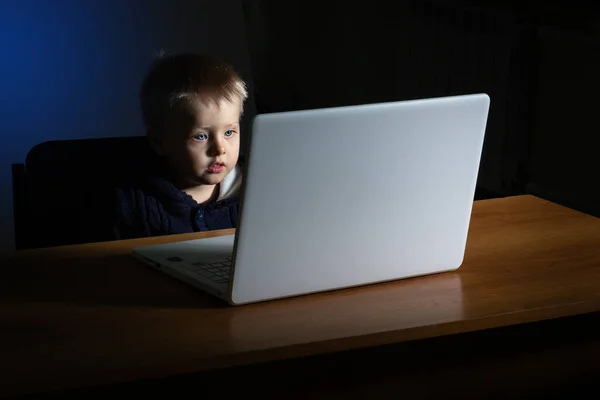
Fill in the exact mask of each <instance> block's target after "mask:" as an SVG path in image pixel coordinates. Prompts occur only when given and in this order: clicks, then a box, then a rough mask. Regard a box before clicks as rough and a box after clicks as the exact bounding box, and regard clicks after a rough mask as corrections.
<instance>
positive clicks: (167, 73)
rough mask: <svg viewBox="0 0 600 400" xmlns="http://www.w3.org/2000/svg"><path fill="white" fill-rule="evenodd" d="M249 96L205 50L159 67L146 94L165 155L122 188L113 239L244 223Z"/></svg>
mask: <svg viewBox="0 0 600 400" xmlns="http://www.w3.org/2000/svg"><path fill="white" fill-rule="evenodd" d="M247 97H248V93H247V90H246V85H245V83H244V81H242V79H241V78H240V77H239V76H238V74H237V73H236V72H235V71H234V69H233V68H232V67H231V66H230V65H227V64H226V63H224V62H222V61H220V60H218V59H215V58H212V57H209V56H206V55H201V54H178V55H172V56H166V57H163V58H161V59H159V60H158V61H157V62H156V63H155V65H153V66H152V68H151V69H150V71H149V73H148V75H147V76H146V78H145V80H144V82H143V84H142V89H141V93H140V98H141V107H142V113H143V118H144V123H145V126H146V133H147V137H148V140H149V141H150V144H151V146H152V148H153V149H154V151H155V152H156V154H157V155H158V156H159V159H160V161H159V162H158V163H157V164H158V166H157V168H155V169H151V170H149V172H148V174H147V176H146V177H145V178H144V179H141V180H140V181H139V182H138V183H137V184H135V185H132V186H128V187H125V188H119V189H118V190H117V196H116V199H117V202H116V208H117V214H118V219H117V222H116V224H115V226H114V227H113V239H115V240H120V239H127V238H138V237H150V236H159V235H170V234H178V233H190V232H197V231H206V230H215V229H227V228H235V227H236V226H237V217H238V199H239V191H240V185H241V179H242V176H241V167H240V165H238V157H239V150H240V117H241V115H242V112H243V106H244V102H245V100H246V98H247Z"/></svg>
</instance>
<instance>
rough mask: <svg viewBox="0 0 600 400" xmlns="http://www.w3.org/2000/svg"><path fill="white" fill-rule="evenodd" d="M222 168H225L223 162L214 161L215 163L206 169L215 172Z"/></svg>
mask: <svg viewBox="0 0 600 400" xmlns="http://www.w3.org/2000/svg"><path fill="white" fill-rule="evenodd" d="M223 169H225V164H223V163H216V164H212V165H210V166H209V167H208V168H207V169H206V170H207V171H208V172H210V173H213V174H216V173H219V172H221V171H223Z"/></svg>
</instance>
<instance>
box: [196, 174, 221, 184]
mask: <svg viewBox="0 0 600 400" xmlns="http://www.w3.org/2000/svg"><path fill="white" fill-rule="evenodd" d="M224 177H225V173H219V174H207V175H202V176H201V177H200V179H198V180H199V181H200V182H204V184H205V185H216V184H218V183H221V181H223V178H224Z"/></svg>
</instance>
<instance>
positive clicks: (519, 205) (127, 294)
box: [0, 196, 600, 397]
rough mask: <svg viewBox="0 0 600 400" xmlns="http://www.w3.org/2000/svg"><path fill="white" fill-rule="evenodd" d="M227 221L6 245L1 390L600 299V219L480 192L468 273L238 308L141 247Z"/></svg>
mask: <svg viewBox="0 0 600 400" xmlns="http://www.w3.org/2000/svg"><path fill="white" fill-rule="evenodd" d="M231 233H233V231H231V230H229V231H220V232H209V233H197V234H189V235H177V236H169V237H158V238H151V239H135V240H128V241H119V242H108V243H95V244H86V245H76V246H65V247H57V248H50V249H40V250H28V251H21V252H14V253H8V254H2V255H0V266H1V268H2V269H3V278H2V279H1V280H0V354H1V357H0V359H1V360H2V361H1V362H0V397H3V396H9V395H14V394H24V393H28V392H31V391H33V390H35V391H45V390H53V389H61V388H70V387H79V386H89V385H96V384H110V383H117V382H124V381H132V380H139V379H144V378H155V377H165V376H170V375H176V374H182V373H188V372H196V371H202V370H207V369H216V368H221V367H227V366H232V365H243V364H250V363H257V362H263V361H270V360H281V359H286V358H294V357H300V356H304V355H314V354H325V353H333V352H336V351H341V350H348V349H357V348H364V347H371V346H377V345H383V344H389V343H398V342H404V341H409V340H418V339H424V338H429V337H436V336H444V335H450V334H454V333H462V332H469V331H474V330H480V329H488V328H494V327H500V326H508V325H514V324H522V323H527V322H532V321H539V320H545V319H552V318H560V317H565V316H571V315H576V314H581V313H586V312H594V311H599V310H600V288H599V286H598V282H600V219H597V218H595V217H592V216H588V215H585V214H582V213H579V212H576V211H573V210H570V209H567V208H564V207H562V206H559V205H556V204H553V203H550V202H547V201H544V200H541V199H538V198H535V197H533V196H516V197H509V198H504V199H493V200H484V201H477V202H475V204H474V207H473V215H472V220H471V226H470V230H469V238H468V243H467V251H466V256H465V260H464V263H463V265H462V266H461V268H460V269H458V270H457V271H456V272H448V273H443V274H438V275H430V276H424V277H418V278H411V279H406V280H399V281H395V282H390V283H384V284H377V285H371V286H363V287H359V288H352V289H346V290H339V291H334V292H328V293H320V294H314V295H309V296H303V297H296V298H290V299H283V300H276V301H271V302H265V303H258V304H252V305H246V306H240V307H231V306H228V305H226V304H225V303H223V302H222V301H220V300H218V299H214V298H212V297H211V296H209V295H207V294H204V293H203V292H201V291H198V290H195V289H193V288H191V287H189V286H187V285H186V284H184V283H181V282H179V281H177V280H175V279H172V278H170V277H169V276H167V275H165V274H162V273H160V272H157V271H154V270H152V269H150V268H148V267H146V266H145V265H143V264H141V263H139V262H138V261H136V260H135V259H133V258H132V257H131V255H130V251H131V249H132V248H133V247H137V246H140V245H148V244H155V243H165V242H170V241H178V240H189V239H195V238H201V237H208V236H215V235H223V234H231Z"/></svg>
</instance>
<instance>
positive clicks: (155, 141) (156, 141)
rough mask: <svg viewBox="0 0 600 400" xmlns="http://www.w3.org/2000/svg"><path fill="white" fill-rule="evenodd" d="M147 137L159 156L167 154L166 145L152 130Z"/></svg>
mask: <svg viewBox="0 0 600 400" xmlns="http://www.w3.org/2000/svg"><path fill="white" fill-rule="evenodd" d="M147 137H148V141H149V142H150V146H151V147H152V149H153V150H154V152H155V153H156V154H158V155H159V156H163V155H165V150H164V146H163V144H162V141H161V140H160V137H159V136H158V135H156V134H154V133H152V132H150V131H149V132H148V134H147Z"/></svg>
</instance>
